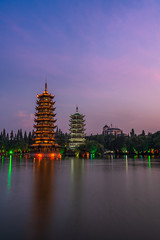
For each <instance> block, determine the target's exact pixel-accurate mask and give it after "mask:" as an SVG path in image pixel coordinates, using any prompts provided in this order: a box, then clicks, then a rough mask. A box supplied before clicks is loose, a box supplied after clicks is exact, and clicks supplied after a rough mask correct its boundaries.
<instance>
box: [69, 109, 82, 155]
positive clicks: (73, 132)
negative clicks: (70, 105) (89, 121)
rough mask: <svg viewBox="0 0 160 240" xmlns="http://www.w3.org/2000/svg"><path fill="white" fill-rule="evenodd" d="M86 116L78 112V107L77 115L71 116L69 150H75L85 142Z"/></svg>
mask: <svg viewBox="0 0 160 240" xmlns="http://www.w3.org/2000/svg"><path fill="white" fill-rule="evenodd" d="M84 117H85V116H84V115H82V114H80V113H79V112H78V107H76V113H75V114H73V115H71V116H70V124H69V126H70V129H69V130H70V139H69V148H70V149H71V150H75V149H76V147H78V146H79V145H81V144H83V143H84V142H85V133H84V132H85V129H84V127H85V120H84Z"/></svg>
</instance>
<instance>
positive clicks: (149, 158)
mask: <svg viewBox="0 0 160 240" xmlns="http://www.w3.org/2000/svg"><path fill="white" fill-rule="evenodd" d="M148 165H149V168H151V156H148Z"/></svg>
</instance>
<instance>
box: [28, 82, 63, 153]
mask: <svg viewBox="0 0 160 240" xmlns="http://www.w3.org/2000/svg"><path fill="white" fill-rule="evenodd" d="M37 98H38V100H37V101H36V103H37V106H36V112H35V119H34V122H35V124H34V129H35V130H34V139H33V140H34V144H32V146H31V148H32V149H33V150H34V151H35V152H53V151H56V150H58V149H59V146H58V144H55V131H54V129H55V128H56V126H55V122H56V119H54V117H55V116H56V114H55V113H54V111H55V109H56V108H55V107H54V104H55V102H53V99H54V95H51V94H49V93H48V91H47V83H45V91H44V92H43V93H42V94H39V95H37Z"/></svg>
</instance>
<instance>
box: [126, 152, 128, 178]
mask: <svg viewBox="0 0 160 240" xmlns="http://www.w3.org/2000/svg"><path fill="white" fill-rule="evenodd" d="M126 174H128V157H127V155H126Z"/></svg>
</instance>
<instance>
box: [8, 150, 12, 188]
mask: <svg viewBox="0 0 160 240" xmlns="http://www.w3.org/2000/svg"><path fill="white" fill-rule="evenodd" d="M11 172H12V155H10V156H9V169H8V190H10V187H11Z"/></svg>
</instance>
